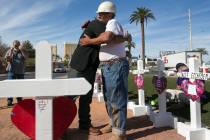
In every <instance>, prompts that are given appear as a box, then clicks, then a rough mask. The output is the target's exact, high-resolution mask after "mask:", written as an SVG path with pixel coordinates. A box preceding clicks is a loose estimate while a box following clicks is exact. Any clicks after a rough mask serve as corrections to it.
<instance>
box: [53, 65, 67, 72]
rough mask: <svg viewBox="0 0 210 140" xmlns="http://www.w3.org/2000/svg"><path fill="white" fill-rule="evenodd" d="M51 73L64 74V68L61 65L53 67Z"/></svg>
mask: <svg viewBox="0 0 210 140" xmlns="http://www.w3.org/2000/svg"><path fill="white" fill-rule="evenodd" d="M53 72H55V73H59V72H66V68H65V66H64V65H63V64H61V63H60V64H58V65H56V66H55V67H54V69H53Z"/></svg>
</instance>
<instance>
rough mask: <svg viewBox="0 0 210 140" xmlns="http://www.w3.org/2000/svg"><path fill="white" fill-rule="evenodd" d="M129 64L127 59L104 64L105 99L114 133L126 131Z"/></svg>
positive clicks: (119, 133)
mask: <svg viewBox="0 0 210 140" xmlns="http://www.w3.org/2000/svg"><path fill="white" fill-rule="evenodd" d="M128 73H129V64H128V61H127V60H126V59H125V60H124V59H123V60H121V61H120V62H119V63H114V64H105V65H102V80H103V84H104V86H103V90H104V100H105V104H106V108H107V112H108V116H109V117H110V121H111V125H112V133H115V134H117V135H124V134H125V132H126V119H127V101H128Z"/></svg>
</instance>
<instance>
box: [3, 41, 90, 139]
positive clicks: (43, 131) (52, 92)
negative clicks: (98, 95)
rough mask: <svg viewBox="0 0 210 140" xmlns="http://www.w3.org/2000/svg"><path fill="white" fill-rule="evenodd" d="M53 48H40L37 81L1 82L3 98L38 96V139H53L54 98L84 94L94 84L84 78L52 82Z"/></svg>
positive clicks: (39, 44) (37, 47)
mask: <svg viewBox="0 0 210 140" xmlns="http://www.w3.org/2000/svg"><path fill="white" fill-rule="evenodd" d="M51 55H52V53H51V45H50V44H49V43H48V42H47V41H42V42H40V43H38V44H37V46H36V79H28V80H5V81H1V82H0V97H36V99H35V100H36V113H35V114H36V140H43V139H44V140H53V123H52V122H53V116H52V114H53V108H52V105H53V96H64V95H84V94H86V93H87V92H88V91H89V90H90V89H91V85H90V84H89V83H88V82H87V81H86V80H85V79H84V78H72V79H52V56H51Z"/></svg>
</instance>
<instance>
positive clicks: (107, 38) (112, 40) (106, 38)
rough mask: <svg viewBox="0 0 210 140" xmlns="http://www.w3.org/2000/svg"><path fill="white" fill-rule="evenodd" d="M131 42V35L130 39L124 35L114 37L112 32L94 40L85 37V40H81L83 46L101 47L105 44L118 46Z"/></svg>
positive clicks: (107, 32)
mask: <svg viewBox="0 0 210 140" xmlns="http://www.w3.org/2000/svg"><path fill="white" fill-rule="evenodd" d="M130 40H131V36H130V35H129V36H128V37H123V36H122V35H114V34H113V33H112V32H110V31H106V32H104V33H102V34H100V35H99V36H98V37H97V38H93V39H91V38H89V37H88V36H87V35H85V37H84V38H81V39H80V44H81V45H100V44H104V43H112V44H118V43H122V42H124V41H130Z"/></svg>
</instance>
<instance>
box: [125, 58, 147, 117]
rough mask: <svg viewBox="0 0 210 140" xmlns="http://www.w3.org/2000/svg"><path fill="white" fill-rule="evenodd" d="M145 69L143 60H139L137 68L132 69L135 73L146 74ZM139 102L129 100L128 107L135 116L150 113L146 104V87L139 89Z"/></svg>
mask: <svg viewBox="0 0 210 140" xmlns="http://www.w3.org/2000/svg"><path fill="white" fill-rule="evenodd" d="M144 72H145V70H144V68H143V60H138V61H137V70H134V71H132V73H133V74H137V75H140V74H144ZM138 101H139V102H138V104H137V105H136V104H135V102H133V101H129V102H128V109H131V110H132V111H133V116H143V115H148V114H149V108H148V106H147V105H145V95H144V89H138Z"/></svg>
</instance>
